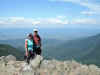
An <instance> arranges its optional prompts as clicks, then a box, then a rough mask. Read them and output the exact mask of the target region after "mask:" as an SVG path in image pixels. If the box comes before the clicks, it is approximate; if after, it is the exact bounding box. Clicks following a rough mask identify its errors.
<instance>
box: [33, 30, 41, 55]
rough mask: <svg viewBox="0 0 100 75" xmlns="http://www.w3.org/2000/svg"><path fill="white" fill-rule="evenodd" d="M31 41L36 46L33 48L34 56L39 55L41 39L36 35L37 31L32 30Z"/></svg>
mask: <svg viewBox="0 0 100 75" xmlns="http://www.w3.org/2000/svg"><path fill="white" fill-rule="evenodd" d="M33 40H34V43H35V46H36V48H35V49H36V50H35V52H36V54H37V55H41V38H40V36H39V34H38V30H37V29H34V34H33Z"/></svg>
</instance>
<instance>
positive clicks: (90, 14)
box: [0, 0, 100, 28]
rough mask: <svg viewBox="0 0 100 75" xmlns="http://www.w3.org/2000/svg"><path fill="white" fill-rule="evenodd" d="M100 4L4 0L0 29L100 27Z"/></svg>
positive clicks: (88, 0)
mask: <svg viewBox="0 0 100 75" xmlns="http://www.w3.org/2000/svg"><path fill="white" fill-rule="evenodd" d="M99 19H100V1H99V0H0V27H1V28H2V27H3V28H11V27H15V28H16V27H18V28H23V27H33V26H36V25H37V27H38V26H39V27H48V28H49V27H56V28H58V27H73V28H74V27H76V28H77V27H81V28H82V27H86V28H92V27H93V28H94V27H95V28H99V27H100V22H99Z"/></svg>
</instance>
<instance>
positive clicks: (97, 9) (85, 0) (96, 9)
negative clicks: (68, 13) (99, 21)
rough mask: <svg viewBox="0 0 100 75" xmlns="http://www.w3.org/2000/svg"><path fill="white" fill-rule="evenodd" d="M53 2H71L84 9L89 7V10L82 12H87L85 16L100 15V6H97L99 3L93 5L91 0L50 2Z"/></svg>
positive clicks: (56, 0) (54, 0)
mask: <svg viewBox="0 0 100 75" xmlns="http://www.w3.org/2000/svg"><path fill="white" fill-rule="evenodd" d="M49 1H51V2H66V3H67V2H71V3H74V4H79V5H81V6H83V7H87V8H88V9H89V10H88V11H86V10H84V11H82V13H83V12H85V13H84V14H86V15H87V14H88V15H89V14H97V15H98V14H99V15H100V4H97V3H93V2H91V1H90V0H49Z"/></svg>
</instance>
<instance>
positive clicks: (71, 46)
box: [44, 34, 100, 66]
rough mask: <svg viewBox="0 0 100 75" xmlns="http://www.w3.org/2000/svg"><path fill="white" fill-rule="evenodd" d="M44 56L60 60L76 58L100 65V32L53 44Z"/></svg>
mask: <svg viewBox="0 0 100 75" xmlns="http://www.w3.org/2000/svg"><path fill="white" fill-rule="evenodd" d="M44 56H45V57H48V58H56V59H58V60H71V59H75V60H77V61H80V62H83V63H87V64H90V63H93V64H96V65H99V66H100V60H99V59H100V34H98V35H95V36H91V37H87V38H81V39H77V40H70V41H66V42H65V43H63V44H60V45H58V46H52V47H51V48H48V49H47V51H46V53H44Z"/></svg>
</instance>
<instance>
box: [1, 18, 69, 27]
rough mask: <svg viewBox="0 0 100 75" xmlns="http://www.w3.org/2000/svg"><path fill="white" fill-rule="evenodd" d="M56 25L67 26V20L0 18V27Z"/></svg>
mask: <svg viewBox="0 0 100 75" xmlns="http://www.w3.org/2000/svg"><path fill="white" fill-rule="evenodd" d="M39 24H40V25H47V26H48V25H57V24H61V25H62V24H68V20H67V19H66V18H65V17H64V16H57V17H53V18H24V17H8V18H6V19H4V18H3V19H2V18H0V27H32V26H33V25H39Z"/></svg>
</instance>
